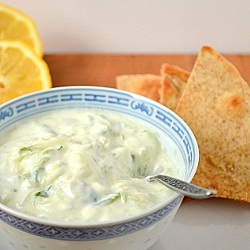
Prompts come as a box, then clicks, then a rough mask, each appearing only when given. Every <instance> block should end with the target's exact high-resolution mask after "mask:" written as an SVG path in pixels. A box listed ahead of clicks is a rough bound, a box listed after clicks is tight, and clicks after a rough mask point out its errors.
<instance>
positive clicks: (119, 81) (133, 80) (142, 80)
mask: <svg viewBox="0 0 250 250" xmlns="http://www.w3.org/2000/svg"><path fill="white" fill-rule="evenodd" d="M160 80H161V77H160V76H159V75H153V74H134V75H120V76H117V77H116V87H117V88H118V89H120V90H125V91H128V92H131V93H135V94H139V95H142V96H145V97H148V98H150V99H152V100H154V101H157V102H159V100H160V95H159V89H160V84H161V83H160Z"/></svg>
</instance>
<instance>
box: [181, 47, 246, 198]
mask: <svg viewBox="0 0 250 250" xmlns="http://www.w3.org/2000/svg"><path fill="white" fill-rule="evenodd" d="M176 113H177V114H178V115H180V116H181V117H182V118H183V119H184V120H185V121H186V122H187V124H188V125H189V126H190V128H191V129H192V130H193V132H194V134H195V136H196V138H197V141H198V144H199V149H200V163H199V167H198V170H197V173H196V175H195V177H194V179H193V182H194V183H195V184H198V185H201V186H204V187H207V188H214V189H217V191H218V197H222V198H231V199H236V200H241V201H247V202H250V88H249V86H248V84H247V83H246V82H245V81H244V80H243V78H242V77H241V75H240V73H239V72H238V70H237V69H236V68H235V67H234V66H233V65H232V64H231V63H230V62H229V61H227V60H226V59H225V58H224V57H222V56H221V55H220V54H218V53H217V52H216V51H215V50H214V49H212V48H210V47H207V46H204V47H203V48H202V49H201V51H200V53H199V55H198V57H197V60H196V62H195V65H194V67H193V70H192V72H191V75H190V77H189V79H188V83H187V85H186V88H185V90H184V93H183V95H182V97H181V99H180V102H179V104H178V106H177V109H176Z"/></svg>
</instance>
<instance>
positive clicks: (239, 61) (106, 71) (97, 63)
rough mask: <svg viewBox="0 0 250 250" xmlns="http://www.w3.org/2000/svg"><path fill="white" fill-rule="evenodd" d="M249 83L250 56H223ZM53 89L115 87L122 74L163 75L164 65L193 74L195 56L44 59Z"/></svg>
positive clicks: (70, 56) (58, 56) (61, 57)
mask: <svg viewBox="0 0 250 250" xmlns="http://www.w3.org/2000/svg"><path fill="white" fill-rule="evenodd" d="M224 56H225V57H226V58H227V59H228V60H229V61H231V63H232V64H234V65H235V66H236V67H237V69H238V70H239V71H240V73H241V74H242V76H243V78H244V79H245V80H246V81H247V82H248V83H250V54H249V55H224ZM44 59H45V60H46V61H47V63H48V65H49V68H50V71H51V76H52V80H53V86H55V87H58V86H68V85H90V86H95V85H96V86H105V87H115V77H116V76H117V75H122V74H145V73H150V74H157V75H158V74H160V67H161V65H162V64H163V63H169V64H174V65H178V66H180V67H182V68H183V69H186V70H189V71H191V69H192V67H193V64H194V62H195V59H196V56H195V55H137V54H134V55H117V54H115V55H109V54H105V55H99V54H98V55H94V54H87V55H86V54H80V55H79V54H76V55H71V54H65V55H62V54H58V55H45V57H44Z"/></svg>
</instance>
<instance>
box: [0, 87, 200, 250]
mask: <svg viewBox="0 0 250 250" xmlns="http://www.w3.org/2000/svg"><path fill="white" fill-rule="evenodd" d="M75 107H77V108H79V107H81V108H85V109H89V108H97V109H102V110H112V111H114V112H119V113H122V114H125V115H128V116H129V117H130V118H133V117H134V118H136V119H140V120H142V121H143V122H144V124H145V125H148V126H149V127H152V128H154V129H155V130H161V132H163V133H164V134H166V135H167V137H168V141H166V143H169V145H171V147H169V148H170V149H169V152H168V153H169V157H170V158H171V160H172V161H173V162H175V164H176V166H177V167H180V168H183V173H184V175H183V176H184V177H183V179H184V180H185V181H188V182H190V181H191V180H192V178H193V176H194V174H195V172H196V169H197V165H198V158H199V152H198V146H197V143H196V140H195V137H194V136H193V133H192V132H191V130H190V129H189V127H188V126H187V125H186V124H185V123H184V122H183V121H182V119H180V118H179V117H178V116H177V115H176V114H175V113H174V112H171V111H170V110H168V109H167V108H165V107H163V106H162V105H160V104H158V103H156V102H154V101H151V100H149V99H147V98H144V97H141V96H138V95H133V94H130V93H127V92H123V91H119V90H116V89H111V88H101V87H63V88H54V89H50V90H46V91H41V92H36V93H32V94H29V95H26V96H22V97H20V98H17V99H15V100H12V101H10V102H8V103H6V104H4V105H2V106H1V107H0V136H1V133H3V131H4V129H5V128H7V127H8V126H10V125H12V124H14V123H16V122H18V121H20V120H22V119H25V118H27V117H31V116H34V115H37V114H38V113H44V112H47V111H51V110H58V109H64V108H75ZM182 199H183V196H182V195H179V194H177V193H174V194H173V195H172V196H171V197H169V199H166V200H163V201H162V202H161V203H160V204H156V205H155V206H153V207H152V208H151V209H148V210H146V211H142V212H141V213H140V214H136V215H134V216H131V217H129V218H123V219H119V220H113V221H112V220H111V221H107V222H99V223H92V224H90V223H88V224H86V223H84V222H77V223H70V222H63V221H52V220H48V219H41V218H36V217H32V216H30V215H27V214H23V213H22V212H19V211H15V210H14V209H11V208H8V207H6V206H5V205H3V204H0V236H1V237H0V238H2V239H4V241H5V243H6V244H7V245H8V246H9V249H17V250H27V249H30V250H38V249H39V250H41V249H42V250H43V249H46V250H63V249H74V250H80V249H81V250H83V249H84V250H100V249H101V250H118V249H119V250H128V249H129V250H131V249H132V250H144V249H148V248H149V247H150V246H152V245H153V244H154V243H155V242H156V241H157V240H158V239H159V237H160V235H161V234H162V233H163V232H164V229H166V227H167V225H168V224H169V223H170V222H171V221H172V219H173V217H174V216H175V214H176V212H177V210H178V208H179V206H180V204H181V201H182ZM6 250H7V249H6Z"/></svg>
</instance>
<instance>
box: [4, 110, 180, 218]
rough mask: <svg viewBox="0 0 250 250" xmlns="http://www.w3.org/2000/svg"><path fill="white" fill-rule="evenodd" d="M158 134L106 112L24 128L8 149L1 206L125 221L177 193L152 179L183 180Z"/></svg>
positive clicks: (28, 122) (59, 116)
mask: <svg viewBox="0 0 250 250" xmlns="http://www.w3.org/2000/svg"><path fill="white" fill-rule="evenodd" d="M159 137H160V135H159V134H157V132H154V131H153V130H151V129H149V128H148V127H146V126H144V125H143V123H142V122H140V121H139V120H138V122H137V121H135V120H134V119H131V118H129V117H127V116H125V115H124V116H121V115H119V114H117V113H115V112H111V111H110V112H109V111H105V112H104V111H100V110H87V111H86V110H83V109H65V110H61V111H50V112H49V113H46V114H40V115H39V116H35V117H32V118H28V119H25V120H22V121H21V122H18V123H17V124H16V125H13V126H12V127H11V128H9V129H8V130H6V131H5V132H4V135H3V136H2V137H1V141H0V159H1V161H0V202H1V203H2V204H5V205H6V206H9V207H11V208H14V209H16V210H19V211H22V212H24V213H26V214H29V215H33V216H36V217H40V218H46V219H53V220H63V221H84V222H96V221H106V220H111V219H118V218H124V217H126V216H130V215H133V214H135V213H138V212H140V211H142V210H145V209H148V208H150V207H152V206H154V205H156V204H157V203H160V202H162V201H164V200H165V199H167V198H168V197H169V196H170V195H171V194H172V191H171V190H169V189H168V188H166V187H165V186H163V185H162V184H160V183H158V182H148V181H147V178H146V177H147V176H152V175H156V174H166V175H170V176H173V177H179V175H180V174H179V172H178V169H176V167H175V166H174V164H173V163H172V162H171V161H170V159H169V157H168V155H167V153H166V152H165V150H164V148H163V146H162V143H161V142H160V139H159Z"/></svg>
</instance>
